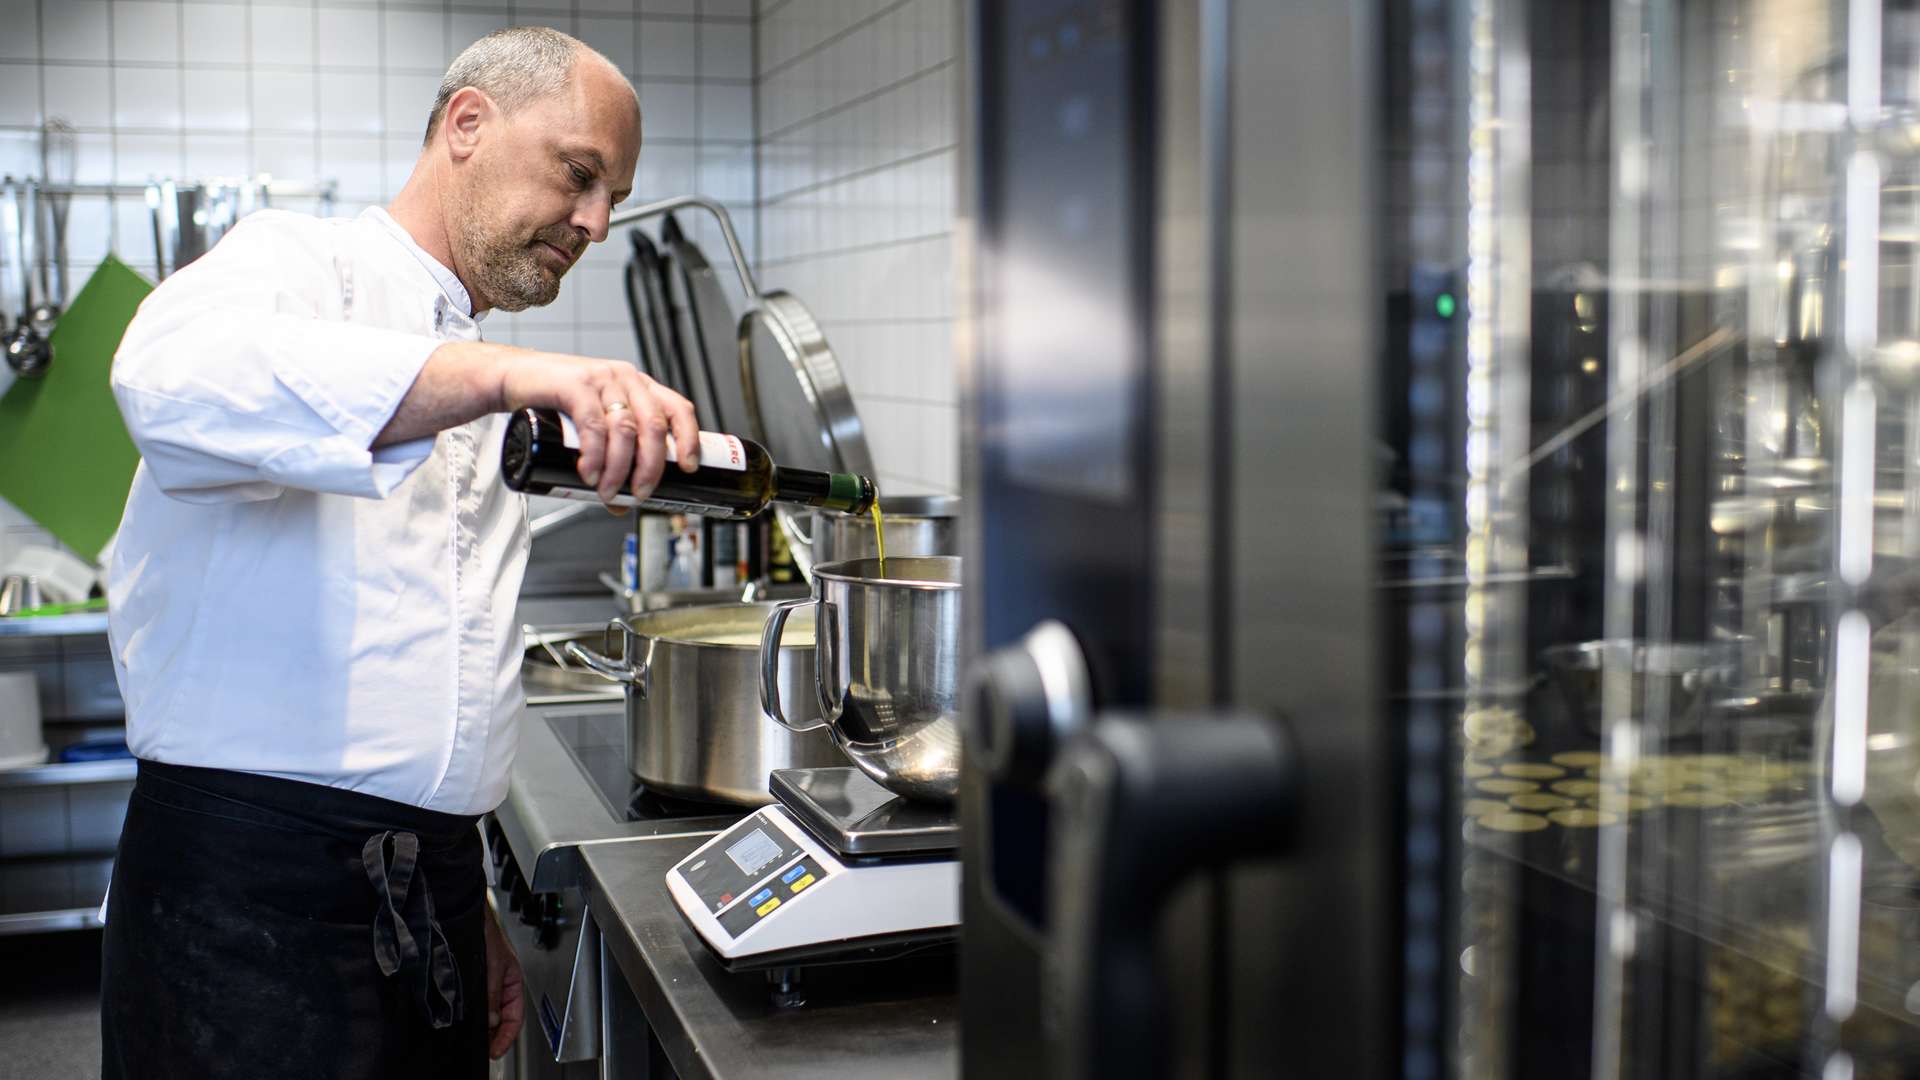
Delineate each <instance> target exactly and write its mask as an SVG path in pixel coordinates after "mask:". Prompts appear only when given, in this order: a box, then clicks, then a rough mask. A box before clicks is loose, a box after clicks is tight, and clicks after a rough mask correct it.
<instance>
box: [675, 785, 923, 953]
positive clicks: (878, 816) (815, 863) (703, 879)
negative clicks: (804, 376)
mask: <svg viewBox="0 0 1920 1080" xmlns="http://www.w3.org/2000/svg"><path fill="white" fill-rule="evenodd" d="M771 790H772V792H773V795H774V797H775V798H776V799H778V800H779V801H778V802H777V803H774V804H773V805H770V806H763V807H761V808H760V809H759V810H757V811H755V812H754V813H752V814H750V815H748V816H747V817H746V818H744V819H742V820H741V821H740V823H739V824H737V825H735V826H733V827H732V828H730V829H728V830H727V831H726V832H724V833H721V834H720V835H719V836H717V837H715V838H714V839H712V840H710V841H708V842H707V843H706V844H704V845H702V846H701V848H700V849H699V850H698V851H695V852H694V853H693V854H691V855H689V856H687V857H686V858H685V859H682V860H681V861H680V863H679V865H677V866H675V867H674V868H673V869H671V870H669V871H667V889H668V891H670V892H671V893H672V894H673V899H674V903H675V904H676V905H678V906H679V908H680V913H681V915H683V916H685V917H686V920H687V922H688V923H689V924H691V925H692V926H693V929H694V930H695V932H697V933H698V934H699V935H700V938H701V940H703V941H705V942H706V943H707V945H708V947H709V948H711V949H712V950H713V952H714V953H715V955H717V956H718V957H719V958H720V960H721V961H722V963H723V964H724V965H725V967H726V968H727V970H729V971H751V970H760V969H766V968H781V967H803V966H806V965H810V964H831V963H845V962H849V961H855V960H879V959H885V958H888V957H893V956H900V955H905V954H907V953H911V952H917V951H920V950H922V949H925V948H927V947H928V946H931V945H937V944H940V943H943V942H950V941H952V940H954V938H955V936H956V933H957V930H958V927H959V922H960V860H959V859H958V857H957V855H956V851H955V849H956V848H957V846H958V844H959V838H960V829H959V825H958V824H957V822H956V821H955V819H954V813H953V808H952V807H949V806H935V805H930V804H927V803H917V802H912V801H909V800H907V799H904V798H901V797H900V796H897V795H895V794H894V793H893V792H891V791H888V790H887V789H885V788H883V787H881V786H880V785H879V784H876V783H874V782H873V781H872V780H870V779H868V778H867V777H866V775H865V774H863V773H861V772H860V771H859V770H858V769H854V768H831V769H781V770H779V771H777V772H775V773H774V774H773V776H772V784H771Z"/></svg>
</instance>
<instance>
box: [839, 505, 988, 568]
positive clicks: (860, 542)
mask: <svg viewBox="0 0 1920 1080" xmlns="http://www.w3.org/2000/svg"><path fill="white" fill-rule="evenodd" d="M880 514H881V517H883V518H884V519H885V520H886V529H887V555H888V560H887V561H888V562H892V561H893V558H894V557H898V556H902V555H958V554H960V497H959V496H957V495H883V496H881V498H880ZM878 554H880V552H879V551H877V550H875V548H874V546H873V519H872V518H870V517H852V516H849V515H846V514H815V515H814V521H813V557H814V560H815V561H816V562H822V563H830V562H844V561H846V560H848V559H871V558H873V557H874V556H876V555H878Z"/></svg>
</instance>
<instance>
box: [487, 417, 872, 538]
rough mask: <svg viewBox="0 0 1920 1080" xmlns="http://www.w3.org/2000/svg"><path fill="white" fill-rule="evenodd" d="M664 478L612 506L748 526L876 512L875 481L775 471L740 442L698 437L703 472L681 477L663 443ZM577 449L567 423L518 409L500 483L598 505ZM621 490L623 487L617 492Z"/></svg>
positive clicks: (759, 452)
mask: <svg viewBox="0 0 1920 1080" xmlns="http://www.w3.org/2000/svg"><path fill="white" fill-rule="evenodd" d="M667 460H668V462H669V464H668V465H667V467H666V471H665V472H663V473H661V475H660V483H659V486H657V487H655V488H654V490H653V494H651V495H649V496H648V497H647V498H646V499H644V500H641V499H635V498H634V497H633V496H632V495H631V494H626V493H624V491H623V493H622V494H620V495H618V496H616V497H615V498H614V499H613V505H615V506H623V507H631V506H639V507H640V508H641V509H643V510H659V511H665V512H667V513H679V514H700V515H703V516H706V517H719V518H731V519H736V520H739V519H745V518H750V517H753V516H754V515H756V514H758V513H760V511H762V510H764V509H766V508H767V504H768V503H771V502H785V503H794V504H797V505H801V506H813V507H819V508H821V509H823V510H835V511H838V512H840V513H842V514H864V513H866V512H867V510H868V508H869V507H871V506H872V505H873V501H874V498H875V497H876V492H875V489H874V486H873V480H872V479H870V478H868V477H865V476H860V475H857V474H854V473H827V472H819V471H816V470H813V469H795V468H784V467H782V466H779V465H776V464H774V461H773V458H772V457H771V456H769V455H768V453H767V451H766V448H765V447H763V446H761V445H760V444H759V443H756V442H754V441H752V440H751V439H742V438H740V437H739V436H737V435H720V434H715V433H713V432H710V431H703V432H701V433H700V467H699V468H698V469H695V470H694V471H693V472H690V473H687V472H681V471H680V468H679V466H678V465H675V464H672V461H673V460H674V449H673V443H672V441H671V440H669V441H668V443H667ZM579 462H580V441H579V438H578V437H577V436H576V434H575V433H574V429H573V423H572V421H570V420H568V419H566V418H565V417H563V416H561V415H560V414H559V413H558V412H556V411H554V410H551V409H521V410H520V411H519V412H516V413H514V414H513V417H512V419H511V420H510V421H509V422H508V424H507V436H506V439H505V441H504V442H503V444H502V446H501V449H500V475H501V479H502V480H504V481H505V483H506V485H507V486H508V487H510V488H512V489H513V490H515V491H520V492H525V493H526V494H528V495H554V496H558V497H560V498H566V499H595V500H597V499H598V498H599V495H598V494H596V493H595V491H594V489H593V488H592V487H589V486H588V485H587V483H586V482H585V481H583V480H581V479H580V470H579ZM622 487H623V488H624V487H625V485H622Z"/></svg>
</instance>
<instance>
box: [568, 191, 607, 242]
mask: <svg viewBox="0 0 1920 1080" xmlns="http://www.w3.org/2000/svg"><path fill="white" fill-rule="evenodd" d="M612 216H613V200H612V199H609V198H607V197H606V196H604V195H600V196H594V197H591V198H588V199H586V200H584V201H583V202H581V203H580V204H578V205H577V206H576V207H575V208H574V211H573V220H571V221H570V222H568V224H570V225H572V226H573V227H574V228H576V229H579V230H580V231H582V232H584V233H586V234H587V239H588V240H589V241H591V242H593V243H595V244H597V243H599V242H600V241H602V240H605V239H606V238H607V219H608V218H611V217H612Z"/></svg>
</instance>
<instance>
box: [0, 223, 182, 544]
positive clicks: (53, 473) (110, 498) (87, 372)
mask: <svg viewBox="0 0 1920 1080" xmlns="http://www.w3.org/2000/svg"><path fill="white" fill-rule="evenodd" d="M152 291H153V283H152V282H149V281H148V280H147V279H146V278H143V277H141V276H140V275H139V274H137V273H135V272H134V271H133V270H132V269H130V268H129V267H128V266H127V264H125V263H123V262H121V261H120V260H118V259H116V258H114V257H113V256H111V255H109V256H107V261H106V262H104V263H101V264H100V269H98V270H96V271H94V274H93V277H91V278H89V279H88V280H87V284H86V287H85V288H83V289H81V290H80V295H78V296H76V297H74V298H73V303H72V304H71V305H69V306H68V307H67V310H66V312H65V313H64V314H62V315H61V316H60V321H59V322H58V323H56V324H55V325H54V328H53V336H52V341H53V363H52V365H51V366H50V367H48V368H47V373H46V375H45V376H44V377H42V378H38V379H16V380H15V381H14V384H13V386H12V388H11V389H9V390H8V391H7V393H6V396H5V397H0V499H5V500H6V501H8V502H10V503H12V504H13V505H14V506H16V507H18V508H19V509H20V510H21V512H23V513H25V514H26V515H27V516H28V517H30V518H32V519H34V520H35V521H37V522H39V523H40V524H41V525H42V526H43V527H44V528H46V530H47V531H48V532H50V533H52V534H53V535H54V537H55V538H56V539H58V540H59V541H60V542H61V543H63V544H65V545H67V546H68V547H70V548H72V549H73V550H74V551H75V552H76V553H78V554H79V555H81V556H84V557H86V558H89V559H91V558H94V557H95V556H97V555H98V554H99V553H100V549H101V548H102V547H105V546H106V543H107V541H108V540H109V539H110V538H112V536H113V532H114V530H115V529H117V528H119V527H120V512H121V511H122V510H124V509H126V505H127V489H128V488H129V487H131V486H132V484H133V469H134V466H136V465H138V464H139V463H140V452H139V451H138V450H135V449H134V448H133V440H132V439H130V438H128V437H127V429H126V425H125V424H124V423H122V422H121V420H120V407H119V406H118V405H116V404H114V400H113V388H112V387H111V386H109V385H108V383H107V372H108V371H109V369H111V368H112V366H113V353H114V350H115V349H118V348H119V347H120V337H121V335H122V334H125V333H126V330H127V324H128V323H130V322H132V321H133V313H134V312H135V311H136V310H137V309H138V308H139V307H140V301H142V300H144V299H146V297H147V294H148V293H150V292H152Z"/></svg>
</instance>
